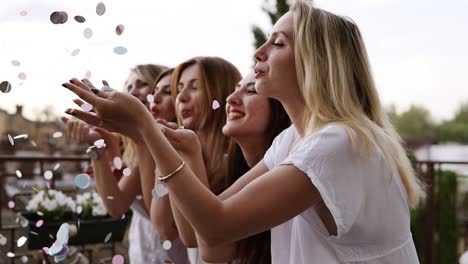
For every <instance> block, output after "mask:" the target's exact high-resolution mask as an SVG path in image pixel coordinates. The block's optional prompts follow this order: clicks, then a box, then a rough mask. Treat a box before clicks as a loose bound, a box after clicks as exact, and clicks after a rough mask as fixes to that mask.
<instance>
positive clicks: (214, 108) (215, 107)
mask: <svg viewBox="0 0 468 264" xmlns="http://www.w3.org/2000/svg"><path fill="white" fill-rule="evenodd" d="M219 107H220V105H219V102H218V101H216V100H213V110H216V109H218V108H219Z"/></svg>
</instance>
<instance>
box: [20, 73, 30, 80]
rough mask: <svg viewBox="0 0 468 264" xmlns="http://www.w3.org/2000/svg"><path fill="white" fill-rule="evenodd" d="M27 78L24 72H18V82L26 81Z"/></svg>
mask: <svg viewBox="0 0 468 264" xmlns="http://www.w3.org/2000/svg"><path fill="white" fill-rule="evenodd" d="M27 77H28V76H27V75H26V73H24V72H20V73H19V74H18V78H19V79H20V80H23V81H24V80H26V78H27Z"/></svg>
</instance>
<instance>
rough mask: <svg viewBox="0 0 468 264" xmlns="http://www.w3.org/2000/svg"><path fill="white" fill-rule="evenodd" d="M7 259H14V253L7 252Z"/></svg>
mask: <svg viewBox="0 0 468 264" xmlns="http://www.w3.org/2000/svg"><path fill="white" fill-rule="evenodd" d="M7 257H9V258H14V257H15V253H13V252H8V253H7Z"/></svg>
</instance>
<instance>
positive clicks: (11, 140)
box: [8, 134, 15, 146]
mask: <svg viewBox="0 0 468 264" xmlns="http://www.w3.org/2000/svg"><path fill="white" fill-rule="evenodd" d="M8 140H9V141H10V144H11V145H12V146H14V145H15V141H14V140H13V137H12V136H11V135H10V134H8Z"/></svg>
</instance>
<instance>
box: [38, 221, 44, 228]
mask: <svg viewBox="0 0 468 264" xmlns="http://www.w3.org/2000/svg"><path fill="white" fill-rule="evenodd" d="M43 224H44V220H39V221H37V222H36V227H37V228H39V227H41V226H42V225H43Z"/></svg>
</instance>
